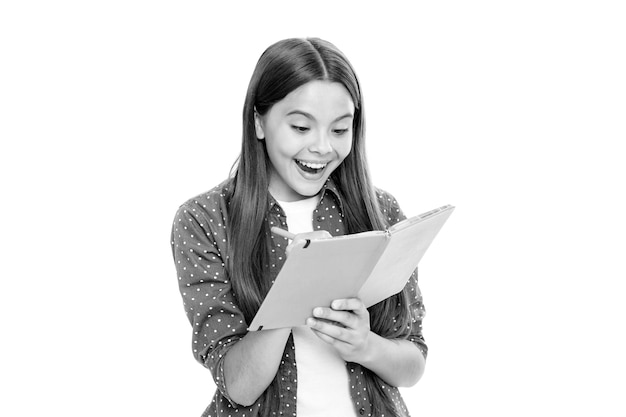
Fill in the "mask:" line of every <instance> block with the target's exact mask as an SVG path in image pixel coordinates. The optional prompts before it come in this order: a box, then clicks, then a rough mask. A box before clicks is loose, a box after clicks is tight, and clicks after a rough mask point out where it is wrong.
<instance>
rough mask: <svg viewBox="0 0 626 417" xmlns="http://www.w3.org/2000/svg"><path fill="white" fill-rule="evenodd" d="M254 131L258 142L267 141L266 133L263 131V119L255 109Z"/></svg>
mask: <svg viewBox="0 0 626 417" xmlns="http://www.w3.org/2000/svg"><path fill="white" fill-rule="evenodd" d="M254 130H255V132H256V138H257V139H258V140H263V139H265V132H264V131H263V118H262V117H261V115H260V114H259V113H257V111H256V109H254Z"/></svg>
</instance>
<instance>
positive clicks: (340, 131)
mask: <svg viewBox="0 0 626 417" xmlns="http://www.w3.org/2000/svg"><path fill="white" fill-rule="evenodd" d="M348 130H350V129H333V133H334V134H335V135H337V136H341V135H344V134H346V133H347V132H348Z"/></svg>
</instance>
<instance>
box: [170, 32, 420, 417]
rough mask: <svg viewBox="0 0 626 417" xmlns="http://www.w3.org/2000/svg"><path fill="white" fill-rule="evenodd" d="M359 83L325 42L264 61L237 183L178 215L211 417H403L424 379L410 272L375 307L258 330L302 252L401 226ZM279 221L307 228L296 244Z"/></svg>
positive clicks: (296, 43)
mask: <svg viewBox="0 0 626 417" xmlns="http://www.w3.org/2000/svg"><path fill="white" fill-rule="evenodd" d="M364 126H365V120H364V113H363V100H362V96H361V89H360V85H359V82H358V79H357V77H356V74H355V72H354V70H353V68H352V66H351V65H350V63H349V62H348V60H347V59H346V58H345V56H344V55H343V54H342V53H341V52H340V51H339V50H338V49H337V48H336V47H335V46H334V45H332V44H330V43H328V42H326V41H323V40H320V39H287V40H283V41H280V42H278V43H276V44H274V45H272V46H270V47H269V48H268V49H267V50H266V51H265V52H264V53H263V55H262V56H261V58H260V59H259V61H258V63H257V66H256V68H255V70H254V73H253V75H252V79H251V81H250V85H249V87H248V91H247V95H246V101H245V105H244V111H243V143H242V149H241V155H240V157H239V159H238V163H237V164H236V166H235V167H234V168H233V172H232V175H231V177H230V178H229V179H227V180H226V181H224V182H223V183H221V184H220V185H218V186H217V187H215V188H213V189H212V190H211V191H209V192H207V193H204V194H201V195H199V196H197V197H195V198H192V199H190V200H189V201H187V202H186V203H185V204H183V205H182V206H181V207H180V209H179V210H178V212H177V214H176V218H175V220H174V225H173V229H172V250H173V255H174V261H175V263H176V268H177V272H178V281H179V286H180V291H181V294H182V297H183V301H184V306H185V311H186V313H187V316H188V318H189V320H190V322H191V324H192V327H193V344H192V346H193V352H194V355H195V357H196V359H197V360H198V361H199V362H201V363H202V364H203V365H204V366H206V367H207V368H209V370H210V371H211V374H212V375H213V379H214V381H215V384H216V385H217V391H216V393H215V396H214V398H213V401H212V402H211V404H210V405H209V407H208V408H207V410H206V411H205V412H204V414H203V416H244V415H245V416H271V415H289V416H296V415H297V416H342V417H343V416H361V415H366V416H405V415H408V411H407V410H406V406H405V404H404V402H403V400H402V398H401V396H400V393H399V391H398V389H397V388H396V387H398V386H411V385H413V384H415V383H416V382H417V380H418V379H419V378H420V377H421V375H422V373H423V371H424V364H425V358H426V353H427V347H426V345H425V343H424V339H423V337H422V332H421V327H422V317H423V314H424V307H423V304H422V298H421V294H420V292H419V289H418V286H417V277H416V274H413V276H412V277H411V279H410V280H409V282H408V284H407V286H406V287H405V289H404V290H403V292H401V293H399V294H397V295H394V296H392V297H390V298H388V299H386V300H384V301H382V302H380V303H379V304H377V305H375V306H372V307H371V308H369V309H366V308H365V307H364V305H363V303H362V302H361V300H359V299H357V298H351V299H342V300H335V301H333V302H332V304H331V305H329V306H319V307H318V308H315V309H314V310H313V311H312V312H311V318H309V319H308V320H307V323H306V325H303V326H300V327H296V328H293V329H290V328H286V329H276V330H264V331H258V332H248V331H247V330H246V329H247V324H248V323H250V322H251V321H252V318H253V317H254V315H255V313H256V311H257V310H258V308H259V306H260V305H261V302H262V301H263V298H264V296H265V294H266V293H267V291H268V289H269V288H270V286H271V285H272V283H273V281H274V279H275V277H276V275H277V274H278V271H279V270H280V268H281V266H282V264H283V262H284V260H285V256H286V251H287V250H288V249H289V248H290V247H292V245H295V244H298V243H299V242H300V241H301V240H303V239H307V238H308V239H311V238H328V237H330V236H331V235H334V236H336V235H343V234H347V233H357V232H362V231H366V230H374V229H384V228H386V227H388V226H390V225H391V224H393V223H396V222H398V221H400V220H402V219H404V215H403V214H402V212H401V211H400V208H399V207H398V205H397V203H396V201H395V200H394V199H393V197H391V196H390V195H389V194H387V193H385V192H384V191H381V190H377V189H375V188H374V187H373V186H372V184H371V181H370V176H369V172H368V167H367V163H366V157H365V149H364ZM272 226H278V227H281V228H284V229H289V230H290V231H292V232H294V233H298V235H297V236H296V238H295V239H294V241H293V242H292V243H291V245H288V243H289V241H288V240H287V239H286V238H283V237H279V236H275V235H273V234H272V233H271V231H270V228H271V227H272Z"/></svg>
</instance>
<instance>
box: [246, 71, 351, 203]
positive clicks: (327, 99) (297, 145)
mask: <svg viewBox="0 0 626 417" xmlns="http://www.w3.org/2000/svg"><path fill="white" fill-rule="evenodd" d="M353 118H354V103H353V101H352V98H351V97H350V94H349V93H348V90H346V88H345V87H344V86H343V85H342V84H340V83H335V82H328V81H311V82H309V83H307V84H305V85H303V86H301V87H299V88H297V89H296V90H294V91H292V92H291V93H289V94H288V95H287V96H286V97H285V98H284V99H282V100H281V101H279V102H278V103H276V104H274V105H273V106H272V107H271V108H270V110H269V111H268V112H267V113H266V114H265V115H263V116H255V125H256V134H257V138H259V140H265V146H266V148H267V153H268V155H269V159H270V162H271V168H272V170H271V175H270V185H269V188H270V192H271V193H272V195H273V196H274V198H276V199H278V200H281V201H296V200H301V199H303V198H306V197H311V196H314V195H316V194H317V193H319V191H320V190H321V189H322V186H323V185H324V183H325V182H326V180H327V179H328V177H329V176H330V174H331V173H332V172H333V171H334V170H335V169H336V168H337V167H338V166H339V164H341V162H342V161H343V160H344V159H345V157H346V156H348V154H349V153H350V149H351V148H352V119H353Z"/></svg>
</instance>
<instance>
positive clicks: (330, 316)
mask: <svg viewBox="0 0 626 417" xmlns="http://www.w3.org/2000/svg"><path fill="white" fill-rule="evenodd" d="M313 316H314V317H315V318H309V319H307V322H306V323H307V325H308V326H309V327H311V329H312V330H313V332H314V333H315V334H316V335H317V336H318V337H319V338H320V339H322V340H323V341H324V342H326V343H328V344H330V345H332V346H333V347H334V348H335V349H337V352H338V353H339V356H341V358H342V359H343V360H345V361H348V362H357V363H362V362H364V361H366V360H367V355H368V352H369V351H368V348H369V340H370V339H369V337H370V316H369V312H368V311H367V308H365V305H364V304H363V302H362V301H361V300H360V299H358V298H347V299H342V300H334V301H333V302H332V303H331V307H330V308H328V307H316V308H315V309H314V310H313Z"/></svg>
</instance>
